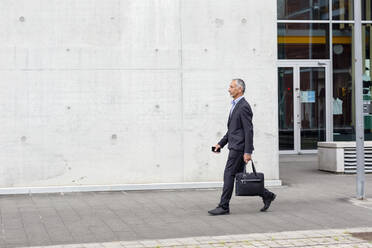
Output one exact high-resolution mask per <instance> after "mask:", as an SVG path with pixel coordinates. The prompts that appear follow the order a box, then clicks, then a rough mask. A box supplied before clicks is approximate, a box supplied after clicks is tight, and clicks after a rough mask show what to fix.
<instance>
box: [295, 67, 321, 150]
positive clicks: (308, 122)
mask: <svg viewBox="0 0 372 248" xmlns="http://www.w3.org/2000/svg"><path fill="white" fill-rule="evenodd" d="M300 99H301V100H300V101H301V110H300V111H301V150H316V149H317V142H318V141H325V133H326V130H325V120H326V109H325V106H326V105H325V68H324V67H300Z"/></svg>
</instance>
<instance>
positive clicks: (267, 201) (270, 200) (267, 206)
mask: <svg viewBox="0 0 372 248" xmlns="http://www.w3.org/2000/svg"><path fill="white" fill-rule="evenodd" d="M275 198H276V194H274V193H273V195H272V196H271V197H270V198H269V199H266V200H264V204H265V205H264V206H263V208H261V210H260V211H261V212H265V211H266V210H268V209H269V207H270V205H271V202H272V201H274V200H275Z"/></svg>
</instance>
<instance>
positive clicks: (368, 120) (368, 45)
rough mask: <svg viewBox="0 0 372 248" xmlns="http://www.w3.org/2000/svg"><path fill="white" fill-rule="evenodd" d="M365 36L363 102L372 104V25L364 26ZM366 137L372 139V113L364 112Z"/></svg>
mask: <svg viewBox="0 0 372 248" xmlns="http://www.w3.org/2000/svg"><path fill="white" fill-rule="evenodd" d="M362 36H363V43H362V44H363V102H364V104H371V100H372V97H371V91H372V87H371V86H372V83H371V78H372V70H371V55H372V54H371V53H372V26H371V24H364V25H363V26H362ZM364 139H365V140H372V115H370V114H367V113H365V114H364Z"/></svg>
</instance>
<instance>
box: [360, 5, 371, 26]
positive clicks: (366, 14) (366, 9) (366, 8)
mask: <svg viewBox="0 0 372 248" xmlns="http://www.w3.org/2000/svg"><path fill="white" fill-rule="evenodd" d="M361 1H362V20H369V21H370V20H372V18H371V17H372V15H371V13H372V5H371V2H372V1H371V0H361Z"/></svg>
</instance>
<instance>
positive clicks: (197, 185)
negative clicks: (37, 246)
mask: <svg viewBox="0 0 372 248" xmlns="http://www.w3.org/2000/svg"><path fill="white" fill-rule="evenodd" d="M222 185H223V182H187V183H150V184H116V185H76V186H49V187H9V188H0V195H14V194H39V193H69V192H94V191H132V190H173V189H208V188H221V187H222ZM281 185H282V181H281V180H265V186H266V187H278V186H281Z"/></svg>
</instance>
